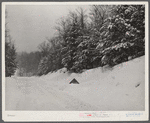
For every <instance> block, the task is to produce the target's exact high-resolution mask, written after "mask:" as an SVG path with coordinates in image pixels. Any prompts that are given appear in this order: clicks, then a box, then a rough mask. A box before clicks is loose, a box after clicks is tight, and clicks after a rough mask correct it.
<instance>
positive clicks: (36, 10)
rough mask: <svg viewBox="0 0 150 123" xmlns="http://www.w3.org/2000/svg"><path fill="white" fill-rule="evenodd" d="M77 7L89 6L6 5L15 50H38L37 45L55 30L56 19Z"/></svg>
mask: <svg viewBox="0 0 150 123" xmlns="http://www.w3.org/2000/svg"><path fill="white" fill-rule="evenodd" d="M78 7H82V8H83V9H88V8H89V6H65V5H61V6H58V5H57V6H56V5H41V6H39V5H7V6H6V10H7V12H8V18H7V22H8V28H9V30H10V34H11V36H12V38H13V40H14V41H15V45H16V48H17V52H21V51H26V52H31V51H36V50H38V48H37V46H38V45H39V44H40V43H42V42H43V41H45V40H46V37H48V38H50V37H52V36H53V35H54V33H55V32H56V30H55V29H54V27H55V25H56V21H57V20H58V19H60V18H61V17H65V16H66V15H67V14H68V13H69V11H70V10H71V11H73V10H75V9H77V8H78Z"/></svg>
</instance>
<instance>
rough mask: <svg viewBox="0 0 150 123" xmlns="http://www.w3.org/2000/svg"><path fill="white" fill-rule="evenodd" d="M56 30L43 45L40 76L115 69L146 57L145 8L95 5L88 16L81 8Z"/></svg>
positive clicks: (39, 64) (40, 47) (142, 6)
mask: <svg viewBox="0 0 150 123" xmlns="http://www.w3.org/2000/svg"><path fill="white" fill-rule="evenodd" d="M55 28H56V30H57V33H56V35H55V36H54V37H52V38H50V39H47V41H45V42H43V43H41V44H40V45H39V52H38V53H39V55H40V56H39V57H35V59H38V60H37V63H36V65H35V66H36V67H35V68H33V69H34V70H35V71H36V72H35V73H36V75H45V74H47V73H49V72H53V71H56V70H58V69H60V68H63V67H65V68H67V70H68V71H70V72H77V73H80V72H82V71H83V70H85V69H91V68H96V67H103V66H104V65H109V66H111V67H112V66H114V65H117V64H119V63H122V62H125V61H128V60H130V59H133V58H136V57H139V56H142V55H144V54H145V6H144V5H92V6H91V7H90V10H89V12H88V13H87V12H86V11H85V10H84V9H83V8H79V9H77V10H76V11H71V12H69V14H68V15H67V16H66V17H63V18H61V19H60V20H59V22H57V26H56V27H55ZM28 55H31V54H28ZM34 55H36V53H35V54H34ZM23 58H25V57H23ZM34 61H35V60H34ZM23 62H25V61H24V60H22V63H20V64H23V65H25V63H23ZM27 66H28V65H27ZM28 67H29V66H28ZM25 68H26V67H25ZM29 68H30V69H31V68H32V66H30V67H29ZM29 71H32V70H29ZM29 71H28V72H29Z"/></svg>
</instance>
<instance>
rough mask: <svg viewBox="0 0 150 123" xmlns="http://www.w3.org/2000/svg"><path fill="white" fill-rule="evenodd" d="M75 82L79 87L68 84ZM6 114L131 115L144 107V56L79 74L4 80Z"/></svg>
mask: <svg viewBox="0 0 150 123" xmlns="http://www.w3.org/2000/svg"><path fill="white" fill-rule="evenodd" d="M73 78H75V79H76V80H77V81H78V82H79V83H80V84H69V82H70V81H71V80H72V79H73ZM5 104H6V110H53V111H58V110H62V111H68V110H73V111H79V110H83V111H96V110H97V111H101V110H103V111H135V110H144V107H145V105H144V104H145V56H142V57H139V58H136V59H133V60H131V61H129V62H125V63H122V64H119V65H116V66H115V67H113V68H109V67H107V66H105V67H103V68H101V67H99V68H95V69H90V70H87V71H85V72H83V73H81V74H75V73H68V72H66V71H65V69H61V70H58V71H57V72H56V73H49V74H48V75H45V76H41V77H11V78H6V103H5Z"/></svg>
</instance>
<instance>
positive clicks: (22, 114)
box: [1, 1, 149, 121]
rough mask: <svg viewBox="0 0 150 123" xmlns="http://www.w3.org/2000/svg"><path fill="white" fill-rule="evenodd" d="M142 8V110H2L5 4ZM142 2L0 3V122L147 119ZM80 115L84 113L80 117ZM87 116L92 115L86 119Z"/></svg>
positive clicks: (146, 50) (3, 100) (147, 50)
mask: <svg viewBox="0 0 150 123" xmlns="http://www.w3.org/2000/svg"><path fill="white" fill-rule="evenodd" d="M93 4H101V5H106V4H107V5H127V4H136V5H141V4H144V5H145V111H6V110H5V7H6V5H93ZM148 5H149V4H148V2H146V1H136V2H135V1H131V2H130V1H119V2H117V1H115V2H112V1H111V2H102V1H100V2H3V3H2V16H1V17H2V119H3V120H4V121H147V120H148V119H149V83H148V82H149V79H148V76H149V66H148V63H149V59H148V56H149V23H148V22H149V20H148V18H149V6H148ZM80 114H84V115H83V116H82V117H81V116H80ZM88 114H91V115H92V116H91V117H89V116H87V115H88Z"/></svg>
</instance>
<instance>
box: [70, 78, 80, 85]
mask: <svg viewBox="0 0 150 123" xmlns="http://www.w3.org/2000/svg"><path fill="white" fill-rule="evenodd" d="M69 84H79V82H78V81H77V80H76V79H73V80H72V81H71V82H70V83H69Z"/></svg>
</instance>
